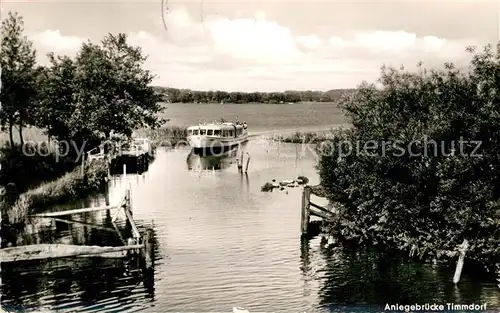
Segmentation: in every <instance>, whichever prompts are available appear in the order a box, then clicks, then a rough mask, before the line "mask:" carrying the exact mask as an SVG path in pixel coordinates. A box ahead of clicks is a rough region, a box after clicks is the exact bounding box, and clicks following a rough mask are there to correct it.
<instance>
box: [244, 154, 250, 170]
mask: <svg viewBox="0 0 500 313" xmlns="http://www.w3.org/2000/svg"><path fill="white" fill-rule="evenodd" d="M248 164H250V153H248V152H247V165H246V167H245V173H248Z"/></svg>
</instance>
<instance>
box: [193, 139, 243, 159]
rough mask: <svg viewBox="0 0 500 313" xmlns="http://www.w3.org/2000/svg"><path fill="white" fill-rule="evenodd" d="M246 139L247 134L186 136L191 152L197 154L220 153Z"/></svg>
mask: <svg viewBox="0 0 500 313" xmlns="http://www.w3.org/2000/svg"><path fill="white" fill-rule="evenodd" d="M247 141H248V136H241V137H239V138H227V139H226V138H224V139H220V138H210V137H207V136H190V137H188V142H189V145H190V146H191V148H192V150H193V152H194V153H195V154H199V155H220V154H224V153H225V152H227V151H229V150H232V149H233V148H235V147H237V146H238V145H241V144H244V143H246V142H247Z"/></svg>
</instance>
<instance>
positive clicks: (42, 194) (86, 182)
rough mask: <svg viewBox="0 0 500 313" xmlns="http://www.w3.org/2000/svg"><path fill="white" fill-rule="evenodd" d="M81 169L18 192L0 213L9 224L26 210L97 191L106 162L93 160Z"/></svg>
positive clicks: (39, 209)
mask: <svg viewBox="0 0 500 313" xmlns="http://www.w3.org/2000/svg"><path fill="white" fill-rule="evenodd" d="M85 172H86V173H85V175H84V176H82V175H81V168H79V167H77V168H75V169H74V170H73V171H71V172H69V173H67V174H65V175H63V176H62V177H60V178H58V179H56V180H53V181H50V182H47V183H44V184H42V185H40V186H38V187H37V188H35V189H31V190H28V191H26V192H24V193H22V194H21V195H20V196H19V198H18V199H17V201H15V203H14V204H13V205H12V206H10V207H9V208H8V209H7V210H6V211H5V212H2V217H3V218H5V217H7V218H8V221H9V223H11V224H17V223H20V222H22V221H24V220H25V219H26V217H27V216H28V215H29V214H31V213H35V212H38V211H41V210H43V209H44V208H46V207H48V206H50V205H55V204H60V203H63V202H65V201H68V200H71V199H74V198H79V197H83V196H86V195H88V194H90V193H92V192H96V191H99V190H100V189H101V187H102V186H103V184H104V183H105V182H106V178H107V164H106V162H105V161H99V160H94V161H93V162H92V163H91V164H90V165H88V166H87V168H86V170H85ZM4 209H6V208H4Z"/></svg>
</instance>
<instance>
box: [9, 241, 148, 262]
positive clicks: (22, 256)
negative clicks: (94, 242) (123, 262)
mask: <svg viewBox="0 0 500 313" xmlns="http://www.w3.org/2000/svg"><path fill="white" fill-rule="evenodd" d="M142 248H144V245H130V246H120V247H101V246H79V245H65V244H38V245H28V246H19V247H11V248H4V249H0V262H2V263H5V262H15V261H30V260H42V259H55V258H67V257H90V256H98V257H105V258H120V257H125V256H126V251H128V250H135V249H142Z"/></svg>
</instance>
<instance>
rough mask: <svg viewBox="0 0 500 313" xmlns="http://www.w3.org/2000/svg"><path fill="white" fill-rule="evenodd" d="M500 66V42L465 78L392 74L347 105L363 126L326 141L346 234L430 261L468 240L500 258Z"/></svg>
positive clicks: (332, 188) (478, 57)
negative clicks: (350, 150)
mask: <svg viewBox="0 0 500 313" xmlns="http://www.w3.org/2000/svg"><path fill="white" fill-rule="evenodd" d="M469 51H470V52H473V50H469ZM499 60H500V45H498V46H497V49H496V51H493V49H491V47H487V48H486V49H485V50H484V52H482V53H479V54H478V53H474V56H473V60H472V62H471V68H470V71H469V72H468V73H465V74H464V73H461V72H460V71H458V70H456V69H455V68H454V67H453V65H451V64H446V66H445V70H439V71H438V70H430V71H428V70H425V69H423V68H422V67H421V66H420V67H419V71H418V73H410V72H408V71H406V70H404V68H402V69H401V70H396V69H392V68H383V70H382V75H381V78H380V83H381V84H382V86H383V87H382V88H376V87H375V85H373V84H372V85H369V84H366V83H364V84H363V85H361V86H360V87H359V88H358V90H357V91H356V92H355V93H353V94H349V95H345V96H344V97H343V98H342V99H341V100H340V105H341V107H342V108H343V109H344V111H345V112H346V115H347V116H348V118H349V119H350V122H351V123H352V125H353V126H354V127H353V129H349V130H343V131H340V132H338V134H337V136H336V137H335V138H333V139H331V140H329V141H328V142H327V143H325V144H323V145H322V147H321V150H322V153H321V158H320V160H319V162H318V170H319V174H320V178H321V184H322V185H323V187H324V188H325V190H326V191H327V193H328V198H329V199H330V200H331V201H334V202H336V206H337V207H338V208H339V213H338V217H339V218H338V221H337V223H336V224H335V225H334V232H335V234H336V235H337V236H339V237H342V238H343V240H345V242H348V243H350V244H355V245H364V246H368V245H378V246H382V247H385V248H390V249H397V250H400V251H405V252H407V253H409V254H410V255H414V256H420V257H422V258H425V257H433V256H435V255H436V253H440V251H450V250H455V249H456V247H457V246H458V245H459V244H460V243H462V241H463V240H464V239H468V240H469V242H471V243H473V244H472V247H471V248H470V250H471V252H470V254H468V255H470V256H471V257H474V258H480V259H482V260H495V258H498V257H499V255H498V253H499V249H498V242H499V241H500V232H499V229H500V223H499V221H500V214H499V213H500V175H498V173H499V171H500V157H499V156H500V120H499V119H498V117H497V116H498V114H497V113H496V112H498V110H499V109H500V107H499V104H500V90H499V86H500V81H499V79H498V78H499V77H500V63H499ZM415 139H420V140H419V141H418V142H416V141H415ZM431 140H433V141H431ZM368 142H371V147H372V149H370V151H368V150H367V151H361V153H356V152H351V153H347V152H348V151H339V149H338V147H347V146H349V145H350V146H351V147H357V146H360V147H363V146H365V144H366V143H368ZM434 142H435V143H436V144H434ZM459 142H461V143H464V144H462V145H461V146H460V147H458V146H457V143H459ZM477 142H481V146H480V149H478V150H476V148H477V146H478V145H477ZM346 143H347V144H348V145H346ZM373 143H375V146H376V147H375V148H374V149H373ZM386 143H392V145H386ZM395 143H397V145H395ZM341 144H343V145H341ZM431 144H432V145H431ZM434 146H437V147H438V149H440V150H441V151H440V152H436V149H435V148H434ZM365 147H366V146H365ZM398 147H403V148H404V149H398ZM459 148H460V149H461V150H460V151H458V150H457V149H459ZM410 149H411V150H410ZM429 151H430V152H429ZM417 153H420V155H417ZM473 153H474V154H473ZM478 154H480V155H478ZM341 234H342V235H341Z"/></svg>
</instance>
